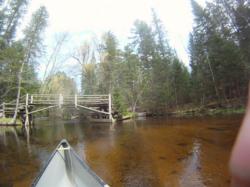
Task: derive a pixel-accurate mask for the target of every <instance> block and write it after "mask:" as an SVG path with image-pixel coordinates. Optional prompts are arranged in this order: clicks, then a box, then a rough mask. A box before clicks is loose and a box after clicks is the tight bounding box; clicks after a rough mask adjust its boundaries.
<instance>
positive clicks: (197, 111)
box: [167, 107, 245, 117]
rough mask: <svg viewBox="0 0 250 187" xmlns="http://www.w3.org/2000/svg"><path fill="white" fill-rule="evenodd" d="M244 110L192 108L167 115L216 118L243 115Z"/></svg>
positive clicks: (241, 108)
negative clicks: (218, 116) (217, 116)
mask: <svg viewBox="0 0 250 187" xmlns="http://www.w3.org/2000/svg"><path fill="white" fill-rule="evenodd" d="M244 113H245V108H244V107H240V108H213V109H209V108H193V109H188V110H186V109H178V110H175V111H173V112H169V113H168V114H167V115H170V116H177V117H185V116H216V115H233V114H244Z"/></svg>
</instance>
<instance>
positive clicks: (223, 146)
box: [0, 115, 242, 187]
mask: <svg viewBox="0 0 250 187" xmlns="http://www.w3.org/2000/svg"><path fill="white" fill-rule="evenodd" d="M241 120H242V115H235V116H226V117H219V116H217V117H202V118H182V119H180V118H158V119H153V118H151V119H144V118H142V119H138V120H135V121H132V120H131V121H127V122H123V123H117V124H112V125H109V124H91V123H87V122H79V121H78V120H74V121H61V120H56V119H54V120H48V119H43V120H42V119H40V120H37V121H36V124H35V127H34V128H31V129H21V128H18V127H17V128H13V127H1V128H0V170H1V172H0V187H23V186H25V187H26V186H30V185H31V183H32V181H33V179H34V178H35V176H36V175H37V173H38V172H39V170H40V169H41V167H42V166H43V165H44V164H45V163H46V160H47V159H48V158H49V156H50V154H51V153H52V151H53V150H54V148H55V147H56V146H57V144H58V143H59V142H60V140H61V139H64V138H65V139H67V140H68V141H69V143H70V144H71V146H72V147H73V148H74V149H75V151H76V152H77V153H78V154H79V155H80V157H81V158H82V159H84V160H86V162H87V163H88V164H89V166H90V167H91V168H92V169H93V170H94V172H96V173H97V175H99V176H100V177H101V178H102V179H103V180H104V181H105V182H107V183H108V184H109V185H110V186H115V187H116V186H118V187H120V186H121V187H122V186H125V187H127V186H131V187H149V186H157V187H161V186H162V187H163V186H169V187H175V186H184V187H186V186H187V187H189V186H190V187H194V186H199V187H200V186H201V187H202V186H229V183H230V176H229V172H228V160H229V156H230V152H231V149H232V146H233V143H234V140H235V138H236V135H237V132H238V130H239V127H240V123H241Z"/></svg>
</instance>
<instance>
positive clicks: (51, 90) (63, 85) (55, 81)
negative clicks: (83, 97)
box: [45, 72, 77, 95]
mask: <svg viewBox="0 0 250 187" xmlns="http://www.w3.org/2000/svg"><path fill="white" fill-rule="evenodd" d="M47 82H48V89H47V90H46V92H45V93H48V94H63V95H73V94H76V93H77V88H76V83H75V82H74V80H73V79H72V78H70V77H68V76H67V75H66V74H65V73H64V72H57V73H56V74H55V75H52V76H50V77H48V80H47Z"/></svg>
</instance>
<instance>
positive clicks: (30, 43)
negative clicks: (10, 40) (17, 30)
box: [13, 6, 48, 123]
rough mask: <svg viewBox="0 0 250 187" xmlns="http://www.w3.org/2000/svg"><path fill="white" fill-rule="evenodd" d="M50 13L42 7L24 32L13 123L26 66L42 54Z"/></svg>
mask: <svg viewBox="0 0 250 187" xmlns="http://www.w3.org/2000/svg"><path fill="white" fill-rule="evenodd" d="M47 18H48V13H47V10H46V8H45V7H43V6H42V7H40V8H39V9H38V10H37V11H36V12H35V13H34V14H33V16H32V19H31V22H30V24H29V25H28V27H27V28H26V29H25V30H24V35H25V37H24V40H23V46H24V58H23V60H22V61H21V62H20V64H21V65H20V70H19V73H18V85H17V97H16V108H15V114H14V116H13V123H15V122H16V118H17V111H18V106H19V99H20V91H21V84H22V78H23V71H24V68H25V65H27V66H28V65H29V66H32V65H33V63H35V60H36V58H37V57H38V56H39V55H40V54H41V53H42V48H43V45H42V34H43V31H44V30H45V28H46V25H47Z"/></svg>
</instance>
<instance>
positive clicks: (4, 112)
mask: <svg viewBox="0 0 250 187" xmlns="http://www.w3.org/2000/svg"><path fill="white" fill-rule="evenodd" d="M3 118H5V102H3Z"/></svg>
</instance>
